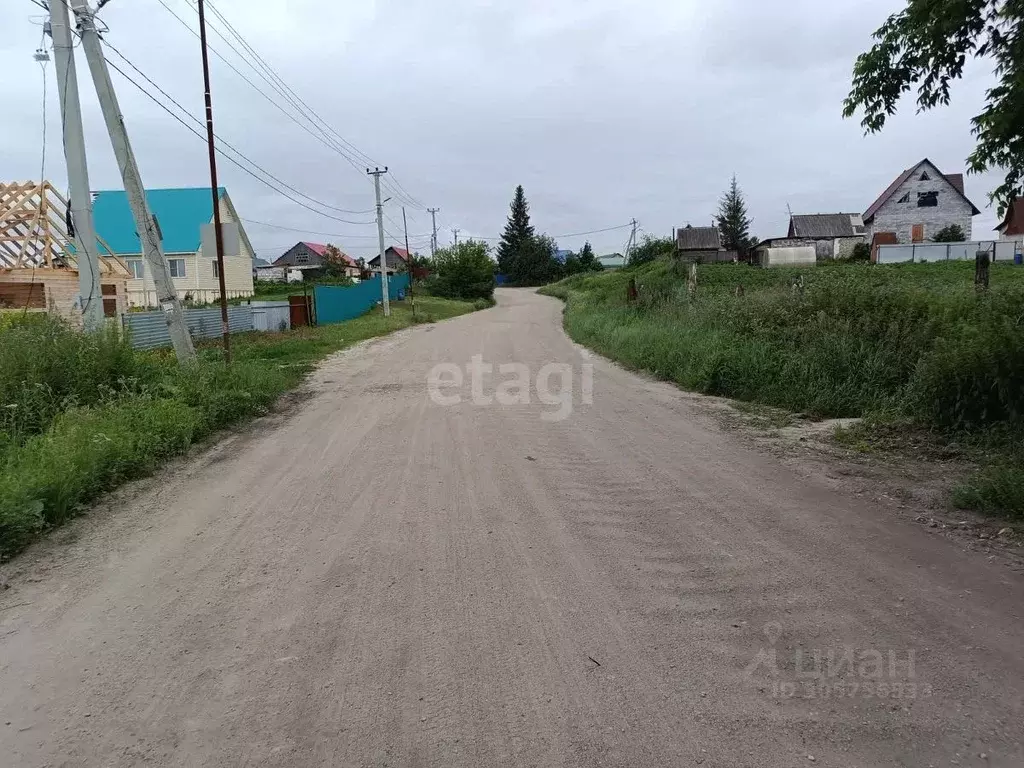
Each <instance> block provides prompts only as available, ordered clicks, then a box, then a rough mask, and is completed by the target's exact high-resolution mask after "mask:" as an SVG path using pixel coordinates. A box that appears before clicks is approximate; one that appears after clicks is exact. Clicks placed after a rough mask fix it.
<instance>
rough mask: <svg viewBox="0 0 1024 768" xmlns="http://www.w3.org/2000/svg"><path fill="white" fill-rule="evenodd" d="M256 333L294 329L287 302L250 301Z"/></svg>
mask: <svg viewBox="0 0 1024 768" xmlns="http://www.w3.org/2000/svg"><path fill="white" fill-rule="evenodd" d="M249 306H250V307H252V329H253V330H254V331H287V330H289V329H290V328H291V327H292V322H291V313H290V312H289V309H288V302H287V301H250V302H249Z"/></svg>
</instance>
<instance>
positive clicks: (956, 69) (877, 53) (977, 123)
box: [843, 0, 1024, 216]
mask: <svg viewBox="0 0 1024 768" xmlns="http://www.w3.org/2000/svg"><path fill="white" fill-rule="evenodd" d="M874 38H875V40H876V41H877V42H876V43H875V44H874V45H873V46H872V47H871V50H869V51H867V52H866V53H862V54H861V55H860V56H858V57H857V61H856V63H855V64H854V67H853V83H852V87H851V89H850V94H849V96H847V98H846V100H845V102H844V103H843V116H844V117H852V116H853V115H854V114H856V112H857V111H858V110H862V111H863V113H864V117H863V119H862V120H861V125H862V126H864V129H865V131H866V132H867V133H876V132H878V131H880V130H882V128H883V127H884V126H885V122H886V120H887V119H888V118H889V117H891V116H893V115H895V114H896V111H897V107H898V105H899V101H900V99H901V98H902V97H903V94H905V93H907V92H909V91H911V90H912V89H914V88H915V87H916V90H917V99H916V101H917V108H918V111H919V112H925V111H927V110H929V109H932V108H933V107H936V106H939V105H943V106H944V105H947V104H949V93H950V84H951V83H952V82H953V81H954V80H958V79H960V78H961V77H962V76H963V70H964V65H965V64H966V62H967V60H968V58H975V59H987V60H989V61H991V62H992V63H993V64H994V74H995V76H996V80H997V82H996V85H995V86H993V87H992V88H989V89H988V90H987V91H986V92H985V107H984V109H983V110H982V111H981V113H980V114H978V115H976V116H975V117H974V118H972V120H971V123H972V126H973V127H972V130H971V132H972V133H973V134H974V136H975V137H976V139H977V144H976V146H975V149H974V151H973V152H972V153H971V154H970V156H969V157H968V158H967V169H968V172H969V173H981V172H983V171H986V170H990V169H996V168H998V169H1002V170H1004V171H1005V173H1006V178H1005V180H1004V181H1003V183H1002V184H1001V185H1000V186H999V187H998V188H997V189H996V190H995V191H994V192H992V194H991V195H989V198H990V199H991V200H992V201H993V202H994V203H995V204H996V206H997V208H998V213H999V215H1000V216H1002V215H1003V213H1004V211H1005V210H1006V207H1007V206H1008V205H1009V203H1010V202H1011V201H1012V200H1013V199H1014V198H1015V197H1016V196H1017V195H1018V194H1019V193H1020V190H1021V183H1022V180H1024V2H1021V0H907V6H906V8H904V9H903V10H902V11H901V12H899V13H895V14H893V15H892V16H890V17H889V18H888V19H887V20H886V22H885V23H884V24H883V25H882V26H881V27H879V28H878V30H877V31H876V32H875V34H874Z"/></svg>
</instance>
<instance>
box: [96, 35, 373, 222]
mask: <svg viewBox="0 0 1024 768" xmlns="http://www.w3.org/2000/svg"><path fill="white" fill-rule="evenodd" d="M103 44H104V45H105V46H106V47H107V48H109V49H110V50H111V51H113V52H114V53H115V54H117V55H118V56H119V57H120V58H121V59H122V60H123V61H124V62H125V63H126V64H127V65H128V66H129V67H131V68H132V69H134V70H135V71H136V72H138V73H139V75H140V76H141V77H142V78H143V79H145V80H146V82H148V83H149V84H150V85H152V86H153V87H154V88H156V89H157V90H158V91H160V93H161V94H163V96H164V97H165V98H166V99H167V100H168V101H170V102H171V103H172V104H174V106H176V107H177V108H178V109H180V110H181V111H182V112H184V113H185V114H186V115H188V116H189V117H191V118H192V120H193V121H194V122H195V123H196V124H197V125H199V126H200V127H203V125H204V124H203V121H202V120H200V119H199V118H198V117H196V116H195V115H193V114H192V113H191V112H189V111H188V109H186V108H185V107H183V106H182V105H181V104H180V103H179V102H178V101H176V100H175V99H174V97H173V96H171V95H170V94H169V93H167V91H165V90H164V89H163V88H161V87H160V86H159V85H157V84H156V83H155V82H153V80H152V79H151V78H150V77H149V76H148V75H147V74H146V73H145V72H143V71H142V70H141V69H139V68H138V67H137V66H136V65H135V64H133V63H132V62H131V61H130V60H129V59H128V57H126V56H125V55H124V54H123V53H121V51H119V50H118V49H117V48H115V47H114V46H113V45H112V44H111V43H110V42H108V41H106V40H104V41H103ZM107 62H108V63H110V60H109V59H107ZM111 66H113V64H111ZM118 71H120V70H118ZM122 74H123V73H122ZM214 136H215V137H216V138H217V140H218V141H220V143H222V144H223V145H224V146H226V147H228V148H229V149H230V150H231V151H232V152H234V153H235V154H236V155H238V156H239V157H241V158H242V159H243V160H245V161H246V162H247V163H249V164H250V165H252V166H253V167H254V168H256V169H258V170H259V171H260V173H262V174H264V175H265V176H267V177H269V178H271V179H273V180H274V181H276V182H277V183H278V184H280V185H282V186H283V187H286V188H287V189H289V190H291V191H292V192H294V193H295V194H297V195H299V196H300V197H304V198H305V199H306V200H309V201H310V202H313V203H316V204H317V205H320V206H322V207H324V208H329V209H330V210H333V211H339V212H341V213H371V212H372V209H369V210H363V211H350V210H348V209H345V208H338V207H337V206H334V205H331V204H330V203H325V202H324V201H323V200H318V199H317V198H315V197H312V196H310V195H307V194H306V193H305V192H302V191H301V190H298V189H296V188H295V187H293V186H292V185H291V184H289V183H288V182H286V181H282V180H281V179H279V178H278V177H277V176H275V175H274V174H272V173H271V172H270V171H268V170H267V169H265V168H263V167H262V166H260V165H259V164H258V163H256V162H255V161H253V160H251V159H250V158H248V157H246V156H245V155H244V154H243V153H242V152H241V151H240V150H239V149H237V148H236V147H235V146H234V145H232V144H231V143H230V142H228V141H227V140H226V139H223V138H221V137H220V135H219V134H217V133H214ZM338 221H344V222H345V223H346V224H356V225H363V224H373V223H374V222H373V221H368V222H367V221H348V220H346V219H338Z"/></svg>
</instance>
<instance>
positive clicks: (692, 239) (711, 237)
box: [676, 224, 722, 251]
mask: <svg viewBox="0 0 1024 768" xmlns="http://www.w3.org/2000/svg"><path fill="white" fill-rule="evenodd" d="M721 247H722V236H721V234H720V233H719V231H718V227H691V226H690V225H689V224H687V225H686V226H685V227H681V228H680V229H677V230H676V248H678V249H679V250H680V251H717V250H718V249H719V248H721Z"/></svg>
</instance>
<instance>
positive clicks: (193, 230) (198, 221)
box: [92, 187, 241, 255]
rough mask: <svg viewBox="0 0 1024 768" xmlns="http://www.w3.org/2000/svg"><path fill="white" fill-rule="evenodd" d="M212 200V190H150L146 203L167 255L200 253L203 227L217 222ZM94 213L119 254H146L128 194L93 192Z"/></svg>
mask: <svg viewBox="0 0 1024 768" xmlns="http://www.w3.org/2000/svg"><path fill="white" fill-rule="evenodd" d="M217 195H218V197H219V198H224V197H226V196H227V190H226V189H225V188H224V187H220V188H218V190H217ZM211 198H212V196H211V195H210V188H209V187H179V188H176V189H147V190H146V202H147V203H148V204H149V210H150V212H151V213H152V214H153V215H154V216H156V220H157V223H158V224H159V225H160V233H161V234H162V235H163V246H164V252H165V253H196V252H197V251H198V250H199V245H200V242H201V236H200V228H201V227H202V225H203V224H209V223H210V222H211V221H213V200H212V199H211ZM92 214H93V220H94V222H95V224H96V234H98V235H99V236H100V237H101V238H103V239H104V240H105V241H106V242H107V244H109V245H110V248H111V249H112V250H113V251H114V253H115V254H117V255H131V254H136V253H142V244H141V243H140V242H139V235H138V233H137V232H136V231H135V219H134V218H133V217H132V211H131V208H130V207H129V205H128V195H127V194H126V193H125V191H124V190H123V189H114V190H104V191H101V192H93V202H92ZM239 228H241V224H239Z"/></svg>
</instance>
